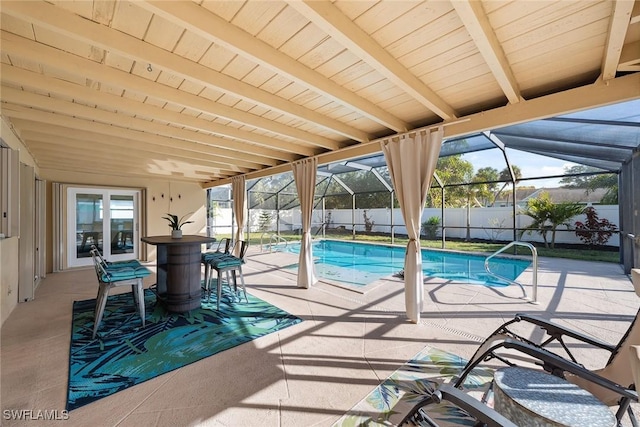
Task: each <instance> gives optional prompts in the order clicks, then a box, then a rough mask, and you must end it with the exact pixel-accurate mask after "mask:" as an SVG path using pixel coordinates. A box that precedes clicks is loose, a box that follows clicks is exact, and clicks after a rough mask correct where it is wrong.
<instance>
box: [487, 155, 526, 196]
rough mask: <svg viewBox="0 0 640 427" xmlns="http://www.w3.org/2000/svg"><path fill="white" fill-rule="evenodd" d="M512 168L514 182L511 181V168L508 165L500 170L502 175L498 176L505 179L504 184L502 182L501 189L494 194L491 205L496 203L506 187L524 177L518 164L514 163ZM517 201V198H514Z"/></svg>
mask: <svg viewBox="0 0 640 427" xmlns="http://www.w3.org/2000/svg"><path fill="white" fill-rule="evenodd" d="M511 169H512V170H513V175H514V176H515V183H513V182H512V181H511V171H509V168H508V167H506V168H504V169H502V170H501V171H500V175H499V177H498V180H499V181H504V184H502V187H501V188H500V190H498V191H496V192H495V193H494V195H493V202H491V206H493V205H495V204H496V199H498V197H499V196H500V194H502V192H503V191H504V189H505V187H506V186H507V185H509V184H513V185H515V184H517V183H518V180H519V179H520V178H522V171H521V170H520V168H519V167H518V166H516V165H512V166H511ZM514 203H515V200H514Z"/></svg>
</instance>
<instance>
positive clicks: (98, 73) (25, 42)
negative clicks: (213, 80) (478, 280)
mask: <svg viewBox="0 0 640 427" xmlns="http://www.w3.org/2000/svg"><path fill="white" fill-rule="evenodd" d="M0 34H1V37H2V51H3V53H6V54H8V55H13V56H16V57H19V58H21V59H27V60H29V61H33V62H35V63H40V64H42V65H43V66H47V67H52V68H55V69H58V70H66V71H67V72H70V73H71V72H73V73H74V74H76V75H78V76H82V78H83V79H90V80H93V81H94V82H101V83H103V84H108V85H113V86H115V87H120V88H122V89H123V90H126V91H130V92H132V93H136V94H141V95H143V96H145V97H146V96H150V97H151V98H153V99H160V100H163V101H165V102H170V103H173V104H177V105H180V106H182V107H185V108H191V109H194V110H196V111H201V112H203V113H205V114H210V115H212V116H216V117H220V118H222V119H226V120H230V121H233V122H236V123H240V124H243V125H246V126H250V127H253V128H257V129H262V130H265V131H268V132H272V133H275V134H277V135H282V136H285V137H288V138H292V139H295V140H297V141H301V142H302V143H303V144H304V145H305V146H315V147H320V148H325V149H329V150H334V149H338V148H341V147H343V146H344V145H343V144H340V143H338V142H336V141H334V140H332V139H329V138H325V137H322V136H319V135H315V134H313V133H310V132H306V131H303V130H300V129H296V128H293V127H290V126H287V125H284V124H281V123H278V122H276V121H273V120H269V119H266V118H264V117H260V116H257V115H255V114H251V113H247V112H245V111H241V110H237V109H235V108H232V107H229V106H226V105H223V104H219V103H217V102H215V101H212V100H210V99H206V98H202V97H200V96H197V95H194V94H191V93H188V92H184V91H181V90H179V89H174V88H172V87H170V86H166V85H163V84H160V83H156V82H154V81H152V80H148V79H145V78H143V77H140V76H136V75H134V74H130V73H127V72H124V71H121V70H118V69H115V68H112V67H109V66H107V65H104V64H99V63H96V62H94V61H91V60H88V59H84V58H81V57H79V56H77V55H73V54H70V53H66V52H63V51H60V50H58V49H56V48H53V47H50V46H46V45H43V44H41V43H38V42H35V41H33V40H29V39H26V38H24V37H20V36H17V35H15V34H11V33H8V32H6V31H1V32H0ZM3 67H4V64H3ZM360 137H362V138H363V141H368V140H369V137H368V135H366V134H364V133H361V134H360Z"/></svg>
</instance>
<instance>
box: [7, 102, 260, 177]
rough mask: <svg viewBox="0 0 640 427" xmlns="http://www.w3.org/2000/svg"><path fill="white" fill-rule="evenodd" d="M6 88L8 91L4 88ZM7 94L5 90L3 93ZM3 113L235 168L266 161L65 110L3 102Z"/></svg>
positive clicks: (254, 167)
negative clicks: (221, 153)
mask: <svg viewBox="0 0 640 427" xmlns="http://www.w3.org/2000/svg"><path fill="white" fill-rule="evenodd" d="M3 92H4V91H3ZM3 95H4V93H3ZM2 114H3V115H4V116H6V117H10V118H12V119H13V118H19V119H26V120H31V121H34V122H40V123H47V124H52V125H60V126H64V127H69V128H73V129H79V130H84V131H89V132H96V133H102V134H104V135H110V136H112V137H116V138H120V137H121V138H125V139H134V140H137V141H142V142H145V143H147V144H151V146H152V147H153V146H154V145H159V146H164V147H171V148H176V149H183V150H189V151H192V152H194V153H201V154H202V155H208V156H209V159H210V160H215V161H219V162H222V163H227V164H228V165H229V168H230V169H232V170H235V169H236V168H241V167H242V168H249V169H252V170H255V169H261V168H262V167H264V166H265V165H263V164H262V163H257V162H255V161H248V160H244V159H245V158H246V159H252V158H253V156H251V153H238V155H239V156H242V158H235V159H232V158H229V157H222V156H219V155H216V154H213V150H210V148H211V147H207V146H206V145H204V144H198V143H195V142H191V141H183V140H179V139H175V138H168V137H164V136H158V135H153V134H150V133H147V132H141V131H137V130H132V129H124V128H119V127H116V126H111V125H108V124H104V123H98V122H93V121H90V120H84V119H79V118H75V117H70V116H65V115H61V114H56V113H51V112H47V111H39V110H35V109H33V108H29V107H24V106H21V105H15V104H8V103H3V104H2Z"/></svg>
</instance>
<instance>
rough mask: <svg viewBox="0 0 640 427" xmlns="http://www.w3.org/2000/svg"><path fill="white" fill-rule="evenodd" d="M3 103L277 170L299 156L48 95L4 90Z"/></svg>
mask: <svg viewBox="0 0 640 427" xmlns="http://www.w3.org/2000/svg"><path fill="white" fill-rule="evenodd" d="M2 100H3V101H6V102H10V103H13V104H16V105H23V106H27V107H30V106H37V108H38V109H42V110H49V111H52V112H53V111H55V112H56V114H59V115H66V116H71V117H77V118H83V119H85V120H92V121H96V122H99V123H104V124H108V125H111V126H114V127H120V128H124V129H130V130H134V131H140V132H145V133H148V134H152V135H157V136H159V137H162V136H164V137H167V138H173V139H175V140H183V141H189V142H193V143H197V144H201V145H203V146H207V147H208V150H210V154H216V155H218V156H221V157H226V158H229V159H237V158H243V157H244V158H246V159H248V158H249V157H248V156H249V154H248V153H251V157H250V158H251V159H253V161H255V162H256V163H260V164H263V165H268V166H275V165H277V164H279V163H280V162H281V161H293V160H295V159H298V158H299V156H296V155H293V154H289V153H284V152H282V151H276V150H269V149H265V148H263V147H258V146H255V145H251V144H247V143H242V142H239V141H233V140H225V139H222V138H220V137H217V136H213V135H208V134H204V133H201V132H196V131H192V130H188V129H181V128H177V127H173V126H167V125H165V124H160V123H154V122H150V121H148V120H143V119H138V118H135V117H131V116H127V115H124V114H120V113H114V112H111V111H105V110H99V109H97V108H91V107H87V106H85V105H81V104H76V103H73V102H68V101H63V100H60V99H55V98H51V97H48V96H44V95H38V94H35V93H31V92H26V91H23V90H19V89H15V88H11V87H7V86H2Z"/></svg>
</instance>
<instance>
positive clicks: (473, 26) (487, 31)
mask: <svg viewBox="0 0 640 427" xmlns="http://www.w3.org/2000/svg"><path fill="white" fill-rule="evenodd" d="M451 4H452V5H453V7H454V8H455V10H456V13H457V14H458V17H459V18H460V20H461V21H462V23H463V24H464V26H465V28H466V29H467V31H468V32H469V35H470V36H471V38H472V39H473V42H474V43H475V45H476V47H477V48H478V51H479V52H480V55H482V58H483V59H484V61H485V62H486V63H487V65H488V66H489V69H490V70H491V73H493V76H494V77H495V79H496V81H497V82H498V85H499V86H500V88H501V89H502V91H503V92H504V94H505V95H506V97H507V99H508V100H509V102H510V103H511V104H516V103H518V102H520V100H521V98H522V95H521V93H520V88H519V86H518V82H517V80H516V78H515V75H514V74H513V70H512V69H511V65H510V64H509V61H508V60H507V56H506V55H505V53H504V50H503V49H502V45H501V44H500V42H499V41H498V38H497V37H496V34H495V32H494V31H493V28H492V27H491V23H490V22H489V19H488V18H487V15H486V13H485V12H484V9H483V7H482V2H479V1H474V0H456V1H452V2H451Z"/></svg>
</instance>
